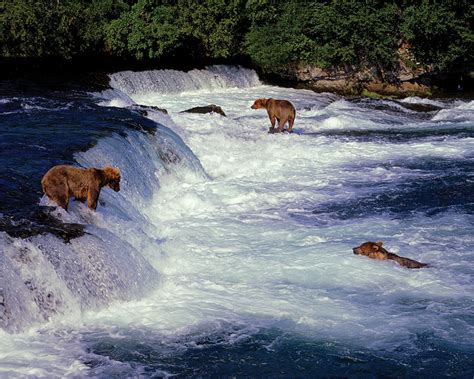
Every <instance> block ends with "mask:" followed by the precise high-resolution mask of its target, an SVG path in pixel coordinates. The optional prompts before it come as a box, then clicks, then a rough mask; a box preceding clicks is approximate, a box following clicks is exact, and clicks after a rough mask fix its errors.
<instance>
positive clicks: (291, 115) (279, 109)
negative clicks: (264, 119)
mask: <svg viewBox="0 0 474 379" xmlns="http://www.w3.org/2000/svg"><path fill="white" fill-rule="evenodd" d="M250 108H252V109H266V110H267V113H268V117H269V118H270V122H271V124H272V127H271V128H270V129H269V130H268V132H269V133H275V123H276V120H278V129H277V131H278V132H283V130H284V128H285V124H286V123H287V122H288V132H289V133H291V132H292V131H293V124H294V122H295V117H296V110H295V107H294V106H293V104H291V103H290V102H289V101H288V100H275V99H257V100H255V102H254V103H253V105H252V106H251V107H250Z"/></svg>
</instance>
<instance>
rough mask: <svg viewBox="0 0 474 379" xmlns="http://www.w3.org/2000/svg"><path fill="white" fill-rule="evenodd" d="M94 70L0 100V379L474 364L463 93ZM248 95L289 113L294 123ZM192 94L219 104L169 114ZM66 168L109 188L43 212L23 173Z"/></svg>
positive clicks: (236, 73) (461, 373)
mask: <svg viewBox="0 0 474 379" xmlns="http://www.w3.org/2000/svg"><path fill="white" fill-rule="evenodd" d="M109 78H110V88H108V89H105V90H103V91H98V90H85V89H83V88H81V89H77V88H70V89H64V88H61V89H44V88H42V89H37V88H36V89H34V90H33V89H29V88H28V89H25V87H24V86H13V85H12V83H9V84H8V87H7V86H5V87H4V89H3V90H1V91H0V137H1V138H0V263H1V264H0V337H1V338H0V377H66V376H73V377H86V376H87V377H90V376H92V377H100V378H102V377H103V378H110V377H169V376H178V377H272V378H274V377H282V378H283V377H284V378H287V377H301V378H314V377H424V378H425V377H446V376H454V377H465V378H470V377H472V376H473V375H474V342H473V341H474V264H473V261H474V216H473V214H474V102H473V101H469V100H466V99H463V100H461V99H433V100H428V99H420V98H416V97H409V98H405V99H402V100H375V99H363V98H345V97H341V96H338V95H334V94H329V93H320V94H318V93H314V92H311V91H308V90H298V89H293V88H282V87H277V86H271V85H266V84H263V83H262V82H261V81H260V79H259V78H258V76H257V74H256V73H255V72H254V71H252V70H249V69H245V68H241V67H232V66H212V67H208V68H206V69H203V70H192V71H190V72H187V73H186V72H180V71H174V70H158V71H145V72H137V73H136V72H130V71H126V72H118V73H114V74H110V75H109ZM20 87H21V88H20ZM260 97H266V98H268V97H272V98H282V99H287V100H290V101H291V102H292V103H293V104H294V106H295V108H296V112H297V116H296V121H295V127H294V130H295V132H294V133H292V134H288V133H283V134H269V133H267V131H268V127H269V125H270V122H269V120H268V116H267V114H266V112H265V111H263V110H253V109H251V108H250V106H251V105H252V103H253V101H254V100H255V99H257V98H260ZM208 104H216V105H219V106H221V107H222V109H223V110H224V112H225V114H226V116H222V115H220V114H216V113H211V114H196V113H186V112H182V111H184V110H186V109H189V108H192V107H196V106H203V105H208ZM163 110H166V112H164V111H163ZM65 163H66V164H74V165H77V166H81V167H90V166H94V167H102V166H105V165H108V164H109V165H113V166H117V167H119V168H120V170H121V172H122V183H121V187H122V190H121V191H120V192H118V193H115V192H113V191H111V190H108V189H104V190H103V191H102V193H101V198H100V202H99V205H98V208H97V212H96V213H93V212H91V211H89V210H88V209H87V207H86V206H84V205H83V204H81V203H76V202H72V203H71V206H70V211H69V213H67V212H64V211H62V210H58V209H56V208H55V207H53V204H52V203H51V202H50V201H49V200H48V199H46V198H45V197H43V196H42V191H41V185H40V180H41V177H42V175H43V174H44V173H45V172H46V171H47V170H48V169H49V168H50V167H51V166H53V165H55V164H65ZM365 241H383V242H384V246H385V247H386V248H387V250H389V251H392V252H394V253H397V254H399V255H401V256H404V257H409V258H412V259H415V260H417V261H420V262H425V263H429V265H430V266H429V267H427V268H423V269H420V270H409V269H407V268H404V267H401V266H398V265H397V264H396V263H395V262H393V261H375V260H371V259H368V258H367V257H363V256H356V255H354V254H353V253H352V248H353V247H355V246H357V245H360V244H361V243H362V242H365Z"/></svg>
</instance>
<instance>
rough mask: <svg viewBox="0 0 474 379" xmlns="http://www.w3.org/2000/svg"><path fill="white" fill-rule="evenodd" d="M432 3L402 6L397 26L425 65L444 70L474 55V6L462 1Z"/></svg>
mask: <svg viewBox="0 0 474 379" xmlns="http://www.w3.org/2000/svg"><path fill="white" fill-rule="evenodd" d="M452 5H453V6H452V7H449V6H448V5H446V4H443V3H440V4H434V3H431V2H429V1H426V0H423V1H422V2H421V4H418V5H411V6H409V7H407V8H406V9H405V10H404V14H403V19H402V22H401V25H400V30H401V34H402V36H403V38H405V39H406V40H407V41H408V42H410V43H411V44H412V46H413V48H414V53H415V57H416V58H417V59H418V60H419V61H420V62H422V63H424V64H425V65H433V66H434V67H435V68H436V69H439V70H447V69H449V68H452V67H454V66H460V65H463V64H466V63H471V64H472V61H473V59H474V34H473V31H472V27H471V26H472V24H473V21H474V17H473V16H474V7H473V6H472V5H470V4H468V3H464V2H463V1H459V2H455V1H453V2H452Z"/></svg>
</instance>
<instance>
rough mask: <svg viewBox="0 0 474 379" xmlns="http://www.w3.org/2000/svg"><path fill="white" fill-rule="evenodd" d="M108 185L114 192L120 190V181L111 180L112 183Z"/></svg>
mask: <svg viewBox="0 0 474 379" xmlns="http://www.w3.org/2000/svg"><path fill="white" fill-rule="evenodd" d="M109 187H110V188H112V189H113V190H114V191H115V192H119V191H120V182H119V181H115V182H112V183H110V184H109Z"/></svg>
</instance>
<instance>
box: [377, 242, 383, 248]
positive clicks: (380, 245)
mask: <svg viewBox="0 0 474 379" xmlns="http://www.w3.org/2000/svg"><path fill="white" fill-rule="evenodd" d="M375 244H376V245H377V246H378V247H382V246H383V242H382V241H378V242H375Z"/></svg>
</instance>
